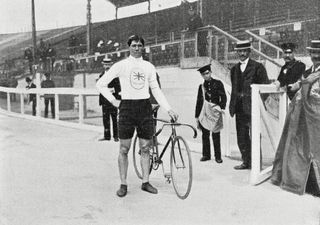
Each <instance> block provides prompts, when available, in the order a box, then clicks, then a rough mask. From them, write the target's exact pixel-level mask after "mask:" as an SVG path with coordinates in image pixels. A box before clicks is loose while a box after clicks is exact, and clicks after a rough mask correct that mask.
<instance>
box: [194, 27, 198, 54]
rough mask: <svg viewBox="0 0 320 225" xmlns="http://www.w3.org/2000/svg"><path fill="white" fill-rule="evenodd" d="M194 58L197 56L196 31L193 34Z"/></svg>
mask: <svg viewBox="0 0 320 225" xmlns="http://www.w3.org/2000/svg"><path fill="white" fill-rule="evenodd" d="M194 38H195V39H194V57H197V56H198V31H196V32H195V33H194Z"/></svg>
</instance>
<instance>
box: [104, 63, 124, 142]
mask: <svg viewBox="0 0 320 225" xmlns="http://www.w3.org/2000/svg"><path fill="white" fill-rule="evenodd" d="M102 65H103V68H104V71H103V72H102V73H101V74H100V76H99V78H101V77H102V76H103V75H104V72H105V71H107V70H109V69H110V67H111V66H112V60H111V59H109V58H104V59H103V61H102ZM108 88H109V89H110V90H111V92H112V94H113V96H114V97H115V98H116V99H118V100H120V82H119V78H115V79H113V80H112V81H111V82H110V83H109V84H108ZM99 105H101V107H102V119H103V126H104V137H103V138H102V139H100V141H104V140H106V141H109V140H111V130H110V117H111V119H112V131H113V138H114V141H116V142H118V141H119V136H118V122H117V114H118V109H117V108H116V107H115V106H113V105H112V104H111V103H110V102H109V101H108V100H107V99H106V98H105V97H103V95H101V94H100V95H99Z"/></svg>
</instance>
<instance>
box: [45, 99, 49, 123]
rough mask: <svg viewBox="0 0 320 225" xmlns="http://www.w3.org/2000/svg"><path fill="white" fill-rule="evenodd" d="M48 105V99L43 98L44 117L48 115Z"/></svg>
mask: <svg viewBox="0 0 320 225" xmlns="http://www.w3.org/2000/svg"><path fill="white" fill-rule="evenodd" d="M48 107H49V99H48V98H45V99H44V117H45V118H47V117H48Z"/></svg>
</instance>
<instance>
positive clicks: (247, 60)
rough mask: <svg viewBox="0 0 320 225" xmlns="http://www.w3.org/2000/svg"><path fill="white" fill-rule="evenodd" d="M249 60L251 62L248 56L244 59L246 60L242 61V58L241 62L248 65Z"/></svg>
mask: <svg viewBox="0 0 320 225" xmlns="http://www.w3.org/2000/svg"><path fill="white" fill-rule="evenodd" d="M248 62H249V57H248V58H247V59H246V60H244V61H241V60H240V63H241V64H245V65H247V64H248Z"/></svg>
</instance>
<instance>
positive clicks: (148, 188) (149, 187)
mask: <svg viewBox="0 0 320 225" xmlns="http://www.w3.org/2000/svg"><path fill="white" fill-rule="evenodd" d="M141 190H143V191H146V192H149V193H151V194H158V190H157V189H156V188H154V187H153V186H152V185H151V184H150V183H149V182H146V183H142V185H141Z"/></svg>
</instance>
